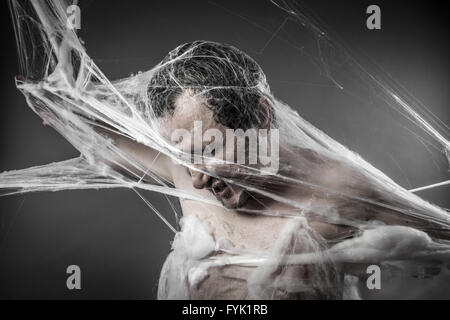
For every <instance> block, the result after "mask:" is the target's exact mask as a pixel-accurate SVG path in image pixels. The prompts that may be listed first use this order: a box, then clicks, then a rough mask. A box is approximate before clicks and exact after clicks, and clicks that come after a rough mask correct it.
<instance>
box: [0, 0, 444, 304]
mask: <svg viewBox="0 0 450 320" xmlns="http://www.w3.org/2000/svg"><path fill="white" fill-rule="evenodd" d="M303 2H304V3H306V5H307V6H309V7H310V8H311V10H312V11H313V12H314V13H315V14H316V15H317V16H319V17H320V18H321V20H322V21H325V22H326V24H327V25H328V27H329V28H330V29H331V30H333V31H334V32H335V33H336V34H338V35H339V36H340V37H341V39H342V40H343V41H345V42H346V43H347V44H348V45H349V46H350V47H352V48H354V49H355V50H357V51H358V52H360V53H361V54H362V55H364V56H365V57H367V58H368V59H370V60H372V61H374V62H376V63H377V64H378V65H379V66H380V67H381V68H383V69H384V70H386V71H387V72H389V74H390V75H391V76H392V77H393V78H394V79H396V80H397V81H398V82H399V83H401V84H402V85H403V86H404V87H405V88H407V89H408V91H409V92H412V93H413V94H414V95H415V96H416V97H417V98H418V99H420V100H421V101H422V102H423V103H424V104H425V105H427V106H428V107H429V108H430V109H431V110H432V111H433V112H434V113H435V114H436V115H437V116H438V117H440V118H441V119H442V120H443V121H444V122H445V123H447V124H448V123H450V112H449V107H448V102H449V93H448V84H449V72H448V71H449V62H448V56H449V50H448V48H449V46H448V44H449V43H448V33H447V31H448V29H447V27H448V22H447V21H448V18H449V17H448V11H446V10H444V7H443V5H442V4H441V2H438V1H426V2H421V3H420V4H414V3H413V2H409V1H408V2H407V1H376V2H375V3H376V4H378V5H379V6H380V7H381V9H382V30H381V31H369V30H367V28H366V27H365V19H366V17H367V16H366V14H365V9H366V8H367V6H368V5H370V4H372V2H373V1H364V0H361V1H350V0H345V1H323V0H321V1H318V0H315V1H303ZM442 3H443V2H442ZM80 7H81V10H82V22H81V23H82V25H81V27H82V29H81V31H80V35H81V37H82V38H83V39H84V40H85V42H86V46H87V50H88V53H89V54H90V56H91V57H93V58H94V61H96V62H97V63H98V65H99V66H100V68H101V69H102V70H103V71H104V72H105V73H106V75H107V76H109V77H110V78H111V79H115V78H120V77H124V76H127V75H129V74H130V73H132V72H137V71H138V70H148V69H149V68H151V67H152V66H154V65H155V64H156V63H158V62H159V61H160V60H161V59H162V58H163V57H164V55H165V54H166V53H167V52H168V51H169V50H171V49H173V48H174V47H176V46H177V45H179V44H181V43H184V42H188V41H192V40H196V39H205V40H214V41H219V42H226V43H230V44H233V45H235V46H237V47H239V48H240V49H242V50H244V51H246V52H247V53H249V54H250V55H251V56H252V57H254V58H255V59H256V60H257V61H258V62H259V63H260V64H261V66H262V68H263V69H264V70H265V72H266V75H267V76H268V79H269V83H270V84H271V87H272V90H273V91H274V93H275V95H276V96H277V97H278V98H280V99H281V100H283V101H285V102H287V103H288V104H290V105H291V106H292V107H294V108H296V109H297V110H298V111H299V112H300V114H301V115H302V116H303V117H305V118H306V119H307V120H309V121H311V122H312V123H313V124H315V125H316V126H318V127H319V128H321V129H323V130H324V131H325V132H327V133H328V134H330V135H331V136H332V137H334V138H336V139H337V140H338V141H340V142H342V143H344V144H346V145H347V146H349V147H350V148H352V149H354V150H356V151H358V152H359V153H361V154H362V155H363V156H364V157H365V158H366V159H368V160H369V161H370V162H371V163H373V164H374V165H375V166H376V167H378V168H380V169H382V170H383V171H385V172H386V173H387V174H388V175H389V176H391V177H392V178H394V180H396V181H397V182H399V183H400V184H401V185H403V186H405V187H408V188H410V187H414V186H421V185H425V184H430V183H434V182H438V181H441V180H445V179H448V171H447V166H446V163H445V161H443V159H442V157H439V154H438V153H432V154H431V155H430V154H428V153H427V152H425V151H424V148H423V146H421V145H420V143H418V142H417V141H414V139H411V136H407V135H405V132H404V131H402V129H401V128H400V127H399V126H395V125H392V124H391V123H389V122H385V121H384V120H386V119H385V118H384V117H386V115H387V117H388V118H393V119H396V114H395V112H392V111H389V110H385V111H386V112H383V111H381V112H380V111H377V112H375V111H372V109H371V107H370V106H369V107H368V106H365V107H359V106H358V105H357V104H355V103H354V101H353V102H352V103H348V104H347V103H346V101H345V99H341V100H339V99H336V93H335V92H334V91H333V90H330V89H327V88H325V89H324V88H323V87H321V86H317V85H314V84H313V83H308V82H307V80H308V77H309V75H308V73H306V72H304V69H303V63H302V59H301V57H300V56H299V54H298V52H295V51H294V50H292V48H290V47H289V46H287V45H286V43H285V42H283V41H281V40H280V39H279V38H278V37H275V38H274V39H273V40H272V41H270V42H268V41H269V39H271V37H272V34H273V32H274V31H275V30H277V28H278V27H279V26H280V25H281V24H282V22H283V20H284V15H283V14H282V13H281V12H280V11H279V10H277V9H276V8H275V7H274V6H273V5H271V4H270V3H269V2H268V1H246V2H245V1H214V2H209V1H189V3H188V1H184V2H181V1H180V2H175V1H170V2H168V1H126V2H125V1H111V0H108V1H106V0H96V1H92V0H91V1H81V2H80ZM1 13H2V23H3V26H2V30H1V37H2V38H1V43H2V44H3V48H2V51H1V52H2V59H1V64H2V67H1V71H2V72H1V74H0V78H1V80H0V81H1V87H0V90H1V94H0V100H1V104H0V105H1V108H0V122H1V126H0V130H1V134H0V150H2V151H1V157H0V171H3V170H11V169H19V168H26V167H29V166H32V165H37V164H45V163H49V162H52V161H60V160H64V159H68V158H71V157H75V156H77V152H76V150H74V149H73V148H72V147H71V146H70V145H69V144H68V143H67V142H66V141H65V140H64V139H63V138H62V137H60V136H59V135H58V134H57V133H55V132H54V131H53V130H52V129H51V128H48V127H44V126H42V122H41V120H40V119H39V118H38V117H37V116H36V115H35V114H34V113H32V112H31V111H30V109H29V108H28V107H27V105H26V103H25V99H24V98H23V96H22V95H21V94H20V93H19V91H18V90H17V89H16V88H15V85H14V81H13V77H14V75H16V74H18V67H17V60H16V48H15V42H14V35H13V31H12V27H11V21H10V18H9V16H8V11H7V10H5V5H4V4H3V3H2V10H1ZM240 16H241V17H240ZM242 16H244V17H246V18H245V19H244V18H242ZM258 26H263V27H264V28H265V29H266V30H263V29H261V28H260V27H258ZM289 27H290V26H286V28H287V29H288V28H289ZM262 49H264V50H262ZM261 51H262V52H261ZM299 79H302V80H301V81H299ZM405 123H406V122H405ZM393 124H395V123H393ZM449 190H450V189H449V187H443V188H439V189H435V190H433V191H428V192H423V193H421V195H422V196H423V197H424V198H426V199H428V200H430V201H432V202H435V203H438V204H440V205H441V206H444V207H449V206H450V199H449V197H448V194H449ZM147 196H148V198H149V199H150V200H151V201H152V202H153V203H156V204H158V208H159V209H160V210H161V211H162V212H165V213H167V217H168V218H169V219H172V213H171V210H170V209H169V207H168V205H167V204H166V203H165V201H164V199H163V198H162V197H161V196H159V195H154V194H147ZM172 221H173V219H172ZM172 236H173V235H172V234H171V232H170V231H169V230H168V229H167V227H166V226H164V225H163V223H162V222H161V221H160V220H159V219H158V218H157V217H156V216H155V215H154V214H153V213H151V212H150V211H149V210H148V209H147V207H146V206H145V204H144V203H143V202H142V201H141V200H139V199H138V197H137V196H136V195H135V194H134V193H133V192H132V191H128V190H111V191H102V190H100V191H67V192H58V193H39V194H27V195H19V196H12V197H8V198H1V199H0V298H97V299H103V298H122V299H129V298H137V299H147V298H155V296H156V288H157V281H158V276H159V271H160V268H161V266H162V263H163V262H164V259H165V257H166V255H167V253H168V251H169V248H170V241H171V239H172ZM70 264H77V265H79V266H80V267H81V269H82V290H80V291H69V290H67V289H66V286H65V282H66V274H65V270H66V267H67V266H68V265H70Z"/></svg>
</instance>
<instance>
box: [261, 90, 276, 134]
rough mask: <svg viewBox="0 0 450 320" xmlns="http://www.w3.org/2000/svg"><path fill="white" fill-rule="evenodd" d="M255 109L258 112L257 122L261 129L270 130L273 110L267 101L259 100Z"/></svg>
mask: <svg viewBox="0 0 450 320" xmlns="http://www.w3.org/2000/svg"><path fill="white" fill-rule="evenodd" d="M257 108H258V111H259V120H260V121H259V122H260V126H261V129H268V130H270V129H271V128H272V119H273V115H272V112H273V110H272V107H271V105H270V102H269V100H268V99H267V98H266V97H261V98H259V100H258V107H257Z"/></svg>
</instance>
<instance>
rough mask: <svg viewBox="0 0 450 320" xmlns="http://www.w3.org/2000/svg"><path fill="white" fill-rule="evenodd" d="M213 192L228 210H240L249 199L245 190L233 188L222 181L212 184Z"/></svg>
mask: <svg viewBox="0 0 450 320" xmlns="http://www.w3.org/2000/svg"><path fill="white" fill-rule="evenodd" d="M211 192H212V193H213V194H214V195H215V196H216V198H217V200H219V201H221V202H222V204H223V205H224V206H225V207H226V208H228V209H238V208H240V207H242V206H243V205H244V204H245V202H246V201H247V199H248V195H247V193H246V192H245V190H243V189H241V188H238V187H232V186H230V185H228V184H227V183H225V182H223V181H222V180H217V179H215V180H214V181H213V183H212V184H211Z"/></svg>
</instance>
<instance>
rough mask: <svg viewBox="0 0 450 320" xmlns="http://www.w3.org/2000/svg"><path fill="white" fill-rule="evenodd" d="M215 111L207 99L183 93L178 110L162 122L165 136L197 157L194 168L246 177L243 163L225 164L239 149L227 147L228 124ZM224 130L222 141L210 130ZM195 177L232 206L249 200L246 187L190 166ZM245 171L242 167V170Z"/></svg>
mask: <svg viewBox="0 0 450 320" xmlns="http://www.w3.org/2000/svg"><path fill="white" fill-rule="evenodd" d="M213 115H214V114H213V111H211V110H210V109H209V108H208V107H206V105H205V101H204V99H202V98H200V97H199V96H193V95H190V94H188V93H183V94H181V95H180V96H179V97H178V98H177V99H176V101H175V112H174V114H173V116H170V115H169V116H166V117H165V118H164V119H163V120H162V121H161V125H160V132H161V134H162V136H163V137H164V138H166V139H167V140H169V141H171V143H172V144H173V145H175V146H176V147H177V148H178V149H180V150H181V151H183V152H185V153H186V154H188V155H189V156H192V158H191V159H192V160H193V159H194V156H197V157H198V158H197V160H198V159H199V160H200V163H199V162H198V161H193V162H191V164H193V166H194V168H196V169H200V170H203V171H206V172H211V173H215V174H216V175H217V176H220V177H226V178H227V179H230V180H233V178H237V177H238V176H239V177H240V179H242V176H243V174H242V173H240V174H237V172H238V171H239V170H238V168H239V166H237V165H235V164H233V163H229V162H228V163H226V164H225V163H224V162H223V160H224V159H226V156H227V154H230V153H233V155H232V158H233V159H234V158H236V155H235V152H236V148H230V147H229V146H228V147H227V143H226V129H227V128H226V127H225V126H223V125H221V124H219V123H217V122H216V121H215V120H214V117H213ZM176 132H185V133H190V134H191V138H190V139H189V138H186V136H183V137H181V136H180V135H174V133H176ZM211 132H213V133H220V134H221V136H222V137H221V138H222V139H221V140H220V139H217V140H216V136H215V137H213V138H211V137H210V136H208V133H211ZM195 136H197V137H198V136H201V137H202V139H201V140H200V143H198V142H194V139H195V138H194V137H195ZM212 141H214V142H215V146H216V148H215V150H214V151H213V152H212V153H208V154H207V149H208V145H211V142H212ZM188 172H189V174H190V175H191V177H192V184H193V186H194V187H195V188H197V189H204V188H205V189H208V190H209V191H210V192H211V193H212V194H213V195H214V196H215V197H216V198H217V200H219V201H221V202H222V204H223V205H224V206H225V207H226V208H229V209H236V208H239V207H242V206H243V205H244V204H245V203H246V201H247V200H248V197H249V194H248V193H247V192H246V191H245V189H244V188H242V187H240V186H237V185H235V184H232V183H229V182H225V181H223V180H221V179H217V178H214V177H211V176H210V175H208V174H204V173H202V172H199V171H197V170H192V169H188ZM241 172H242V170H241Z"/></svg>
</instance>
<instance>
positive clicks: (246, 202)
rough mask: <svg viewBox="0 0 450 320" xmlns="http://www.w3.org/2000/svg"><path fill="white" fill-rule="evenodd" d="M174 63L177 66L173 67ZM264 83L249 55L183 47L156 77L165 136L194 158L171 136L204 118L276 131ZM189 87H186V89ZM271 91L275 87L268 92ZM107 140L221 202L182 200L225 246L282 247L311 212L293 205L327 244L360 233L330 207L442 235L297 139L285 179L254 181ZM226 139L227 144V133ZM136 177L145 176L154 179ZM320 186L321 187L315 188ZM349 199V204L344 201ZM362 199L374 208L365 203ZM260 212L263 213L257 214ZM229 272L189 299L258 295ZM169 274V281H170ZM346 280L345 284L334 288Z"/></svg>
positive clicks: (205, 124) (352, 216)
mask: <svg viewBox="0 0 450 320" xmlns="http://www.w3.org/2000/svg"><path fill="white" fill-rule="evenodd" d="M187 52H189V56H188V57H187V58H184V57H183V55H186V53H187ZM168 61H172V62H171V63H170V64H167V62H168ZM261 85H262V86H263V87H264V86H267V83H266V81H265V78H264V74H263V72H262V70H261V69H260V67H259V66H258V65H257V63H256V62H255V61H254V60H252V59H251V58H250V57H248V56H247V55H246V54H244V53H242V52H241V51H239V50H238V49H236V48H234V47H231V46H226V45H221V44H217V43H212V42H204V41H196V42H193V43H189V44H185V45H182V46H180V47H178V48H176V49H175V50H173V51H172V52H170V53H169V55H168V56H167V57H166V58H165V59H164V60H163V62H162V63H161V67H160V68H159V69H157V71H156V73H155V74H154V75H153V77H152V79H151V80H150V83H149V86H148V99H149V102H150V104H151V106H152V108H153V112H154V115H155V117H156V118H157V120H158V123H159V128H160V133H161V135H162V136H163V137H164V138H165V139H167V140H168V141H170V142H171V143H173V145H175V146H177V147H180V149H185V150H188V152H190V151H189V150H192V146H191V145H190V143H189V144H188V145H186V141H171V134H172V133H173V132H174V131H175V130H177V129H180V128H182V129H186V130H188V131H191V132H192V131H193V130H194V122H195V121H200V122H201V123H202V130H203V132H205V131H207V130H209V129H218V130H219V131H221V132H223V133H224V132H225V130H226V129H228V128H231V129H243V130H246V129H248V128H265V129H267V130H269V131H270V130H273V129H274V128H276V126H277V119H276V115H275V114H273V109H272V107H271V102H270V101H269V100H268V99H266V97H264V96H263V94H262V93H261V94H259V92H262V90H260V89H258V86H261ZM180 86H181V87H182V88H185V89H181V88H180ZM186 88H188V89H186ZM197 88H202V89H201V90H197ZM205 88H211V90H205ZM219 88H220V89H219ZM255 88H257V89H255ZM267 88H268V86H267V87H266V88H262V89H266V90H267ZM102 133H104V134H105V135H107V136H109V137H112V138H113V140H114V143H115V145H116V146H117V147H119V148H120V149H121V150H122V151H124V152H126V153H127V154H128V155H129V156H131V157H132V158H133V159H134V160H135V161H136V162H138V163H139V164H141V165H142V167H143V168H148V169H150V170H152V171H153V172H156V173H157V174H158V175H160V176H161V177H162V178H164V179H165V180H167V181H169V182H170V183H172V184H173V185H174V186H175V187H176V188H177V189H180V190H186V191H188V192H191V193H198V194H199V195H201V196H203V197H205V198H210V199H212V200H214V199H216V200H218V201H220V202H221V203H222V205H223V206H216V205H212V204H206V203H203V202H200V201H193V200H189V199H181V200H180V203H181V207H182V211H183V215H184V216H189V215H194V216H195V217H196V219H197V220H198V221H201V223H202V224H206V225H207V226H208V228H209V230H210V233H211V235H212V237H213V239H214V240H215V241H218V240H219V239H226V240H227V241H229V242H230V243H231V244H232V245H233V246H239V247H240V248H243V249H244V250H248V251H250V252H271V251H272V250H274V247H275V246H276V244H277V242H278V241H279V240H280V235H281V234H282V233H283V230H284V229H285V228H286V226H287V224H288V222H289V221H291V219H289V218H287V217H286V216H290V217H292V216H295V215H298V214H299V213H305V212H304V210H303V211H302V209H301V208H300V207H298V206H295V205H293V204H292V203H291V204H290V203H289V201H292V202H293V203H296V204H304V205H305V206H306V207H307V208H308V212H306V215H305V216H306V217H307V223H308V225H309V227H310V228H311V232H312V233H314V235H313V237H315V238H317V241H319V242H321V243H323V244H325V245H326V246H331V245H333V244H335V243H338V242H340V241H342V240H343V239H347V238H350V237H352V236H353V235H354V234H355V232H357V230H356V229H355V228H353V227H352V226H349V225H344V224H340V223H333V220H332V219H331V217H329V219H327V217H326V216H324V215H320V214H314V213H315V212H323V211H326V210H328V209H329V208H330V207H331V208H333V209H334V210H335V211H337V212H339V216H340V218H343V219H348V220H351V221H360V222H362V223H370V222H371V221H374V220H376V221H377V223H385V224H393V225H407V226H413V227H417V226H421V229H422V230H425V231H427V230H429V231H430V235H432V234H433V232H434V229H436V226H434V225H431V224H424V222H423V221H420V219H412V218H410V217H408V216H402V215H401V214H400V213H399V212H396V210H395V209H392V208H391V206H389V205H392V206H394V207H401V208H404V209H408V204H407V203H402V202H401V200H399V199H395V198H394V197H392V198H391V199H387V198H383V197H382V196H381V194H380V193H379V192H378V191H376V190H377V188H376V186H374V185H373V184H372V182H371V181H370V179H369V178H368V177H367V176H365V175H364V174H363V173H361V172H360V171H358V170H357V169H356V168H354V167H352V166H351V165H348V164H345V163H343V162H340V161H339V160H338V159H332V158H327V157H324V156H322V155H319V154H317V153H316V152H314V151H312V150H309V149H302V148H297V147H293V146H290V144H289V143H288V141H280V151H279V162H280V163H279V168H280V169H279V172H278V174H277V175H276V176H260V177H258V176H253V175H252V176H251V178H250V175H248V177H247V178H246V176H245V171H244V172H242V171H240V172H239V173H237V171H236V170H235V168H233V166H218V167H216V168H211V167H207V166H205V165H193V166H191V167H189V168H187V167H186V166H184V165H180V164H176V163H175V162H173V161H171V160H170V159H168V157H167V156H164V155H163V154H160V153H158V152H156V151H155V150H152V149H150V148H148V147H145V146H144V145H141V144H139V143H136V142H133V141H131V140H129V139H127V138H124V137H122V136H118V135H115V134H112V133H109V132H108V131H106V130H105V131H102ZM223 136H224V137H225V133H224V134H223ZM206 142H209V141H206ZM180 143H182V144H183V146H181V144H180ZM203 147H205V146H203ZM224 149H225V143H224ZM234 151H235V150H233V152H234ZM193 152H195V151H193ZM227 152H231V151H230V150H223V154H226V153H227ZM197 169H198V170H197ZM208 170H211V175H209V174H207V172H208ZM136 174H138V175H139V176H143V175H144V176H145V172H136ZM214 175H215V176H221V177H227V178H230V179H231V180H227V181H228V182H225V181H224V180H226V179H218V178H216V177H213V176H214ZM283 176H284V177H290V178H294V179H298V180H301V181H307V182H308V183H309V184H307V185H305V184H295V183H289V182H287V181H286V180H283V179H281V178H279V177H283ZM147 178H148V179H147ZM146 179H147V181H148V182H151V179H150V178H149V177H146V178H145V179H144V181H145V180H146ZM233 179H234V180H235V181H239V179H243V181H245V183H246V184H248V185H251V186H255V187H257V188H259V189H263V190H266V191H269V192H271V193H272V194H275V195H277V196H280V197H282V198H283V199H286V201H276V200H274V199H271V198H270V197H266V196H263V195H261V194H259V193H258V192H251V191H249V190H247V189H246V188H243V187H242V186H238V185H236V184H233V183H232V182H230V181H232V180H233ZM311 185H312V186H311ZM314 185H316V186H320V187H322V189H321V188H319V189H317V188H314V187H313V186H314ZM327 190H328V191H327ZM329 190H338V191H339V193H335V194H333V192H331V193H330V192H329ZM340 193H342V194H345V195H347V196H348V197H347V196H345V197H344V196H341V195H340ZM361 198H362V199H369V201H368V202H364V201H360V199H361ZM370 200H371V201H370ZM375 202H376V203H375ZM377 203H378V204H377ZM380 204H381V205H380ZM382 204H386V206H383V205H382ZM253 212H263V213H264V214H252V213H253ZM319 238H320V239H319ZM310 249H311V248H309V249H308V248H306V249H305V247H303V249H302V247H301V246H299V247H297V248H296V249H295V250H294V251H295V252H297V253H298V251H301V250H310ZM294 251H292V252H294ZM227 268H228V270H225V268H219V267H217V268H210V270H209V276H208V277H207V278H206V279H204V280H203V281H202V282H201V283H200V284H198V285H197V286H195V287H194V286H193V287H191V288H189V293H188V297H189V298H207V299H220V298H228V299H242V298H251V295H249V293H248V290H247V284H246V280H248V277H250V275H249V274H250V271H249V269H248V268H246V267H238V266H235V267H234V269H233V268H229V267H227ZM305 268H306V267H303V268H300V269H299V268H297V269H295V268H294V269H292V270H291V271H290V275H291V276H293V277H311V272H314V270H306V269H305ZM231 269H232V270H231ZM230 270H231V271H230ZM225 271H226V272H225ZM230 272H231V273H232V274H238V273H240V274H243V276H241V277H240V279H238V278H239V277H236V278H234V277H232V276H230ZM308 274H309V275H308ZM168 276H169V277H170V274H169V275H168ZM233 278H234V279H233ZM335 280H336V279H335ZM339 281H340V280H339V279H337V280H336V281H335V282H336V283H337V282H339ZM166 285H167V284H166ZM160 296H161V295H160ZM161 297H163V296H161ZM271 297H274V298H303V297H309V298H311V297H312V298H318V297H328V298H329V297H330V296H327V295H326V294H323V293H315V294H312V295H306V296H305V295H301V294H300V295H298V294H288V293H284V294H276V295H272V296H271ZM334 297H335V296H334Z"/></svg>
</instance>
